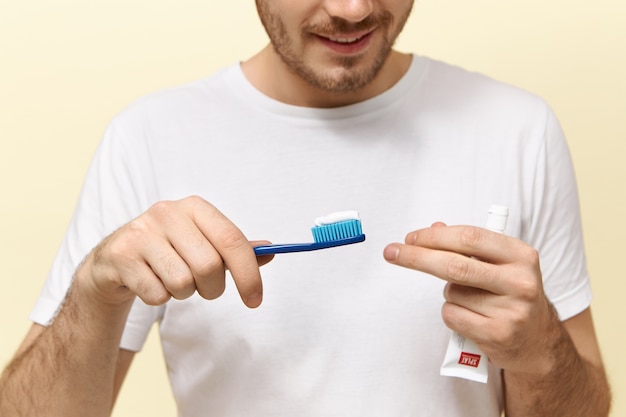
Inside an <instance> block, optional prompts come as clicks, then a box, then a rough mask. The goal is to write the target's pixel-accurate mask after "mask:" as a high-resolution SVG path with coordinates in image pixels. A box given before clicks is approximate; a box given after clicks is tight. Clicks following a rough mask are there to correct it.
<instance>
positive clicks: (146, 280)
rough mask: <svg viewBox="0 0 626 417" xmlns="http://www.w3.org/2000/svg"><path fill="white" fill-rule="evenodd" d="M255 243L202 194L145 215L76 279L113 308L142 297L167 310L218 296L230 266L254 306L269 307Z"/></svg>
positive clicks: (101, 249)
mask: <svg viewBox="0 0 626 417" xmlns="http://www.w3.org/2000/svg"><path fill="white" fill-rule="evenodd" d="M265 243H268V242H249V241H248V240H247V239H246V237H245V236H244V235H243V233H242V232H241V231H240V230H239V229H238V228H237V227H236V226H235V225H234V224H233V223H232V222H231V221H230V220H228V219H227V218H226V217H225V216H224V215H223V214H222V213H221V212H220V211H219V210H217V209H216V208H215V207H214V206H212V205H211V204H209V203H208V202H207V201H205V200H203V199H202V198H200V197H195V196H192V197H187V198H185V199H182V200H178V201H163V202H159V203H156V204H154V205H153V206H152V207H150V209H148V210H147V211H146V212H145V213H143V214H142V215H141V216H139V217H137V218H136V219H134V220H132V221H131V222H129V223H127V224H126V225H124V226H122V227H121V228H119V229H118V230H116V231H115V232H114V233H112V234H111V235H110V236H108V237H107V238H105V239H104V240H103V241H102V242H101V243H100V244H99V245H98V246H97V247H96V248H95V249H94V250H93V251H92V252H91V253H90V254H89V255H88V256H87V258H86V259H85V262H84V263H83V264H82V265H81V267H80V268H79V270H78V271H77V274H76V279H80V280H83V281H82V284H83V285H86V286H87V288H91V289H92V290H93V295H94V296H96V297H98V298H99V299H100V300H101V301H103V302H105V303H110V304H126V303H127V302H128V301H129V300H132V299H133V298H134V296H135V295H137V296H138V297H139V298H141V299H142V300H143V301H144V302H145V303H146V304H149V305H161V304H164V303H165V302H167V301H168V300H169V299H170V298H171V297H174V298H176V299H185V298H188V297H190V296H191V295H192V294H193V293H194V292H195V291H197V292H198V294H199V295H200V296H202V297H204V298H206V299H215V298H217V297H219V296H220V295H222V293H223V292H224V289H225V271H226V270H227V269H228V270H229V271H230V273H231V275H232V277H233V279H234V281H235V284H236V286H237V290H238V291H239V294H240V296H241V298H242V300H243V302H244V303H245V304H246V306H248V307H250V308H254V307H257V306H259V305H260V304H261V300H262V296H263V286H262V283H261V275H260V272H259V266H261V265H264V264H266V263H268V262H269V261H271V260H272V256H263V257H257V256H255V254H254V250H253V247H254V246H255V245H259V244H265Z"/></svg>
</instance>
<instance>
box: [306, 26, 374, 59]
mask: <svg viewBox="0 0 626 417" xmlns="http://www.w3.org/2000/svg"><path fill="white" fill-rule="evenodd" d="M373 33H374V31H373V30H371V31H369V32H365V33H361V34H349V35H346V36H337V37H336V35H335V36H322V35H317V38H318V39H319V40H320V41H321V42H322V43H323V44H324V45H326V46H327V47H328V48H330V49H332V50H333V51H334V52H337V53H340V54H344V55H353V54H358V53H360V52H363V51H364V50H365V49H366V47H367V45H369V43H370V40H371V39H372V34H373Z"/></svg>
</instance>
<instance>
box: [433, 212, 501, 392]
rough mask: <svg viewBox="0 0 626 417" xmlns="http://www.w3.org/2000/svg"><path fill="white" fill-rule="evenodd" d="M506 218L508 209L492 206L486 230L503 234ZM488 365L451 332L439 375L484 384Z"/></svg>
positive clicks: (474, 348) (471, 346) (469, 343)
mask: <svg viewBox="0 0 626 417" xmlns="http://www.w3.org/2000/svg"><path fill="white" fill-rule="evenodd" d="M508 216H509V209H508V207H505V206H500V205H492V206H491V207H490V208H489V214H488V216H487V225H486V228H487V229H489V230H492V231H494V232H497V233H504V229H505V228H506V222H507V219H508ZM488 365H489V359H488V358H487V356H486V355H485V354H484V353H483V352H482V351H481V350H480V349H479V347H478V346H477V345H476V343H474V342H473V341H471V340H469V339H467V338H465V337H464V336H461V335H460V334H458V333H457V332H452V337H451V338H450V342H449V343H448V350H447V351H446V356H445V358H444V360H443V364H442V365H441V371H440V374H441V375H443V376H453V377H457V378H464V379H468V380H470V381H476V382H482V383H486V382H487V378H488V376H489V366H488Z"/></svg>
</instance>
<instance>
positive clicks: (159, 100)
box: [113, 66, 236, 127]
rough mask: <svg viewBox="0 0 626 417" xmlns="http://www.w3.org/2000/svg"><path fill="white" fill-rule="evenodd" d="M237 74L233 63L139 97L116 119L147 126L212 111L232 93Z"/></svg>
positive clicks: (115, 121)
mask: <svg viewBox="0 0 626 417" xmlns="http://www.w3.org/2000/svg"><path fill="white" fill-rule="evenodd" d="M235 74H236V66H229V67H226V68H224V69H222V70H220V71H218V72H216V73H215V74H212V75H210V76H208V77H205V78H202V79H199V80H195V81H192V82H189V83H185V84H182V85H179V86H175V87H170V88H166V89H163V90H160V91H156V92H153V93H150V94H147V95H145V96H142V97H139V98H138V99H136V100H135V101H133V102H132V103H130V104H129V105H128V106H127V107H126V108H124V109H123V110H122V111H120V112H119V113H118V114H117V115H116V116H115V118H114V120H113V123H114V124H120V125H124V126H127V127H132V126H136V125H138V124H139V125H143V127H147V126H150V125H151V124H157V125H163V124H166V123H168V122H173V121H181V120H183V121H184V120H189V119H191V118H193V117H196V116H199V115H202V114H206V113H210V112H211V110H213V109H216V108H219V107H220V106H221V105H222V104H223V102H224V101H225V100H226V98H227V97H228V96H229V95H230V94H229V91H230V90H231V89H232V85H233V84H234V83H235V82H236V76H235Z"/></svg>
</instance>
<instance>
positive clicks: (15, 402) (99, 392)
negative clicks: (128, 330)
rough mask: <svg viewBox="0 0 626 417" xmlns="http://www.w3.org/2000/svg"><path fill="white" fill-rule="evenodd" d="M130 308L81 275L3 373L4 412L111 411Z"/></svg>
mask: <svg viewBox="0 0 626 417" xmlns="http://www.w3.org/2000/svg"><path fill="white" fill-rule="evenodd" d="M129 308H130V302H126V303H124V304H121V305H110V304H106V303H102V302H100V301H99V300H98V299H97V298H95V297H93V296H92V294H90V292H89V291H88V290H86V288H85V286H84V285H82V284H81V281H80V280H78V279H76V280H75V282H74V285H73V288H72V289H71V291H70V293H69V294H68V296H67V298H66V300H65V303H64V305H63V307H62V309H61V310H60V312H59V314H58V315H57V317H56V318H55V320H54V322H53V323H52V324H51V325H50V326H49V327H48V328H47V329H46V330H45V331H44V332H43V333H42V334H41V335H39V337H38V338H37V339H36V340H35V341H34V342H33V343H32V344H31V345H30V346H29V347H28V348H27V349H26V350H25V351H23V352H21V353H20V354H18V355H17V357H16V358H15V359H14V360H13V361H12V362H11V363H10V364H9V365H8V367H7V368H6V370H5V371H4V373H3V375H2V378H1V379H0V415H7V416H8V415H11V416H41V415H45V416H63V417H68V416H77V417H79V416H87V415H88V416H94V417H95V416H106V415H109V414H110V412H111V408H112V398H113V385H114V384H113V380H114V376H115V364H116V359H117V354H118V352H119V340H120V338H121V333H122V331H123V327H124V322H125V319H126V316H127V314H128V310H129Z"/></svg>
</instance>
